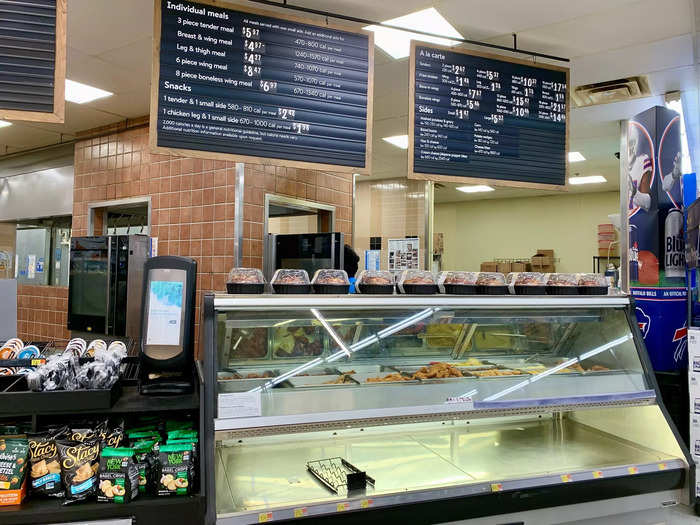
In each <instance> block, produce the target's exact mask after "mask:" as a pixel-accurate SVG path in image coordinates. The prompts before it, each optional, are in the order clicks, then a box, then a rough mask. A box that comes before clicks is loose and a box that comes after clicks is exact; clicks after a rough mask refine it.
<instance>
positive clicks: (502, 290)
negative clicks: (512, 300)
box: [476, 284, 509, 295]
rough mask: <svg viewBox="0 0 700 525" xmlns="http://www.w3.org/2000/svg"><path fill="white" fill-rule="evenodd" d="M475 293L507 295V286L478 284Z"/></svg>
mask: <svg viewBox="0 0 700 525" xmlns="http://www.w3.org/2000/svg"><path fill="white" fill-rule="evenodd" d="M476 292H477V293H478V294H479V295H509V293H508V286H507V285H505V284H504V285H494V286H488V285H483V284H480V285H479V286H477V287H476Z"/></svg>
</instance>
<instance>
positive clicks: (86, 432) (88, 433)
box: [68, 428, 97, 443]
mask: <svg viewBox="0 0 700 525" xmlns="http://www.w3.org/2000/svg"><path fill="white" fill-rule="evenodd" d="M96 437H97V435H96V433H95V431H94V430H93V429H91V428H71V429H70V434H69V436H68V441H75V442H76V443H83V442H84V441H86V440H93V439H95V438H96Z"/></svg>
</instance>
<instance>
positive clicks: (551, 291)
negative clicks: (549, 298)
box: [545, 286, 578, 295]
mask: <svg viewBox="0 0 700 525" xmlns="http://www.w3.org/2000/svg"><path fill="white" fill-rule="evenodd" d="M545 288H546V291H547V295H578V286H546V287H545Z"/></svg>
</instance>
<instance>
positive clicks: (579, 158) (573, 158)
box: [569, 151, 586, 162]
mask: <svg viewBox="0 0 700 525" xmlns="http://www.w3.org/2000/svg"><path fill="white" fill-rule="evenodd" d="M584 160H586V157H584V156H583V155H581V153H580V152H578V151H570V152H569V162H583V161H584Z"/></svg>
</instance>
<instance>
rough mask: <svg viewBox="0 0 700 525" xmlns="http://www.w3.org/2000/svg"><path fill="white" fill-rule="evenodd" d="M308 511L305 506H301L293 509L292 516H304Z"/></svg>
mask: <svg viewBox="0 0 700 525" xmlns="http://www.w3.org/2000/svg"><path fill="white" fill-rule="evenodd" d="M307 513H308V511H307V510H306V507H302V508H300V509H294V517H295V518H303V517H304V516H306V514H307Z"/></svg>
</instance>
